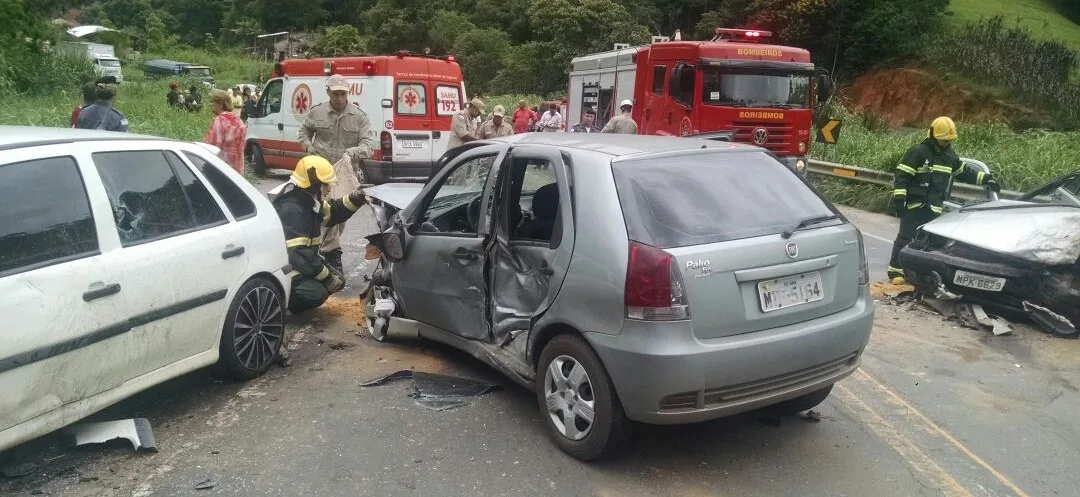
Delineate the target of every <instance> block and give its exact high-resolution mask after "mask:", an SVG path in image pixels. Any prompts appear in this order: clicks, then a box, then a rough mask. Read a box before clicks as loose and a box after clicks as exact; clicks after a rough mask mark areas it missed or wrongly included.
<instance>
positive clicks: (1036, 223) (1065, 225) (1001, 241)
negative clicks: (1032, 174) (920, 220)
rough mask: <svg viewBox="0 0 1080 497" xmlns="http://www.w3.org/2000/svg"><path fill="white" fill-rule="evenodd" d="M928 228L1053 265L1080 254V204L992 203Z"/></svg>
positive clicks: (941, 219)
mask: <svg viewBox="0 0 1080 497" xmlns="http://www.w3.org/2000/svg"><path fill="white" fill-rule="evenodd" d="M923 230H925V231H927V232H929V233H932V234H935V235H938V236H942V237H945V238H949V239H952V240H956V241H958V242H961V243H966V244H968V245H972V246H974V247H978V248H980V249H984V250H989V251H991V252H997V253H1000V254H1007V255H1011V256H1014V257H1018V258H1021V259H1024V260H1027V261H1031V262H1037V263H1040V264H1046V265H1050V266H1056V265H1066V264H1074V263H1075V262H1076V261H1077V259H1080V209H1077V208H1075V207H1070V206H1061V205H1039V206H1035V205H1032V204H1029V203H1018V202H1008V201H1001V202H989V203H986V204H980V205H979V206H977V207H974V208H967V209H964V210H962V211H960V212H954V213H950V214H946V215H944V216H941V217H939V218H937V219H935V220H933V221H931V222H929V223H927V224H926V225H925V226H923Z"/></svg>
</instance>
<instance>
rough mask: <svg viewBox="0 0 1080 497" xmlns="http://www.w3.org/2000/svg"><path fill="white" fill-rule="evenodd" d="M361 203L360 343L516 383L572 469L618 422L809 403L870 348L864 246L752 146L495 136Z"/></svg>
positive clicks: (607, 445) (794, 408) (615, 439)
mask: <svg viewBox="0 0 1080 497" xmlns="http://www.w3.org/2000/svg"><path fill="white" fill-rule="evenodd" d="M366 192H367V194H368V196H369V197H370V198H371V199H372V202H371V205H372V206H373V208H374V209H375V210H376V217H377V218H378V220H379V223H380V227H381V228H382V232H381V233H379V234H376V235H373V236H371V237H369V240H371V241H372V242H373V245H374V246H375V247H377V249H372V251H373V252H376V253H374V254H372V253H369V255H372V256H374V257H378V258H380V262H379V264H378V267H377V270H376V271H375V274H374V276H373V280H372V281H371V283H370V286H369V287H368V289H367V290H366V295H367V298H368V302H369V304H368V314H367V315H368V317H369V326H370V331H371V333H372V335H373V336H375V337H376V338H378V339H382V338H384V337H386V336H388V335H389V336H391V337H393V336H396V335H408V336H419V337H421V338H424V339H429V340H433V341H438V342H443V343H446V344H449V345H451V346H453V347H456V348H459V349H462V350H464V351H466V352H468V353H470V354H471V355H473V356H475V357H477V358H479V359H481V360H483V361H484V362H486V363H487V364H489V365H491V366H493V367H494V368H495V369H497V370H498V371H500V372H502V373H503V374H505V375H506V376H508V377H510V378H511V379H513V380H515V381H517V382H519V383H520V384H522V385H525V386H527V387H528V388H530V389H533V390H534V391H535V392H536V397H537V402H538V404H539V407H540V411H541V413H542V417H543V419H544V420H545V423H546V426H547V428H548V429H549V431H550V434H551V437H552V439H553V440H554V442H555V443H556V444H557V445H558V446H559V447H560V448H561V449H562V450H564V451H565V452H567V453H569V454H570V455H572V456H574V457H576V458H579V459H582V460H591V459H595V458H598V457H601V456H603V455H605V454H608V453H610V452H611V451H612V450H613V449H615V448H616V447H617V446H618V443H619V442H620V440H622V439H623V438H624V434H625V433H626V430H627V428H628V426H629V422H630V421H633V422H641V423H651V424H682V423H694V422H700V421H706V420H710V419H715V418H719V417H723V416H728V415H731V414H735V413H739V412H743V411H748V410H753V409H758V408H764V407H771V408H772V409H773V410H774V411H775V412H782V413H790V414H794V413H797V412H802V411H806V410H809V409H811V408H813V407H815V406H817V405H818V404H820V403H821V402H822V401H824V400H825V399H826V397H827V396H828V395H829V393H830V391H831V389H832V386H833V384H834V383H836V382H837V381H839V380H840V379H842V378H844V377H846V376H847V375H849V374H851V373H852V372H854V371H855V369H856V368H857V367H858V364H859V360H860V357H861V354H862V352H863V349H864V347H865V346H866V344H867V342H868V340H869V338H870V330H871V327H872V324H873V318H874V303H873V299H872V298H871V297H870V293H869V290H868V274H867V267H866V258H865V255H864V248H863V242H862V235H861V234H860V233H859V231H858V230H857V229H856V228H855V226H853V225H852V224H851V223H849V222H848V221H847V220H846V219H844V218H843V217H842V216H841V215H840V214H839V213H838V212H837V211H836V209H835V208H834V207H833V206H832V205H831V204H830V203H829V202H827V201H826V200H824V199H822V198H821V196H820V195H819V194H818V193H817V192H816V191H815V190H814V189H813V188H812V187H811V186H810V185H809V184H808V183H807V182H806V181H805V180H804V179H803V178H802V177H800V176H799V175H798V174H797V173H796V172H795V171H793V170H791V169H790V168H788V167H786V166H785V165H784V164H782V163H781V162H779V161H778V160H777V159H776V158H775V157H774V156H772V155H771V154H770V153H769V152H767V151H766V150H763V149H760V148H756V147H751V146H746V145H738V144H729V143H724V142H720V141H715V140H699V139H687V138H671V137H650V136H637V135H634V136H628V135H600V134H592V135H588V136H584V135H578V134H570V133H533V134H522V135H512V136H509V137H504V138H499V139H496V140H491V141H481V142H473V143H469V144H466V145H464V146H461V147H458V148H455V149H453V150H451V151H449V152H447V154H446V155H444V156H443V157H442V159H440V161H439V165H438V168H437V172H436V173H435V174H434V176H433V177H432V179H431V180H430V181H429V182H428V183H427V184H426V185H406V184H387V185H380V186H377V187H373V188H369V189H368V190H366Z"/></svg>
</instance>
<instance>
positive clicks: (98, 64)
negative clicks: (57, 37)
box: [56, 41, 124, 83]
mask: <svg viewBox="0 0 1080 497" xmlns="http://www.w3.org/2000/svg"><path fill="white" fill-rule="evenodd" d="M56 50H57V52H59V53H63V54H66V55H68V56H71V57H85V58H87V59H89V60H90V61H91V62H92V63H93V64H94V71H95V72H97V74H98V76H113V77H115V78H116V81H117V82H119V83H123V82H124V73H123V71H122V70H121V69H122V68H121V66H120V59H118V58H116V53H115V51H114V50H113V46H112V45H106V44H103V43H91V42H88V41H78V42H76V41H61V42H59V43H57V44H56Z"/></svg>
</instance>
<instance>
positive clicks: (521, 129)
mask: <svg viewBox="0 0 1080 497" xmlns="http://www.w3.org/2000/svg"><path fill="white" fill-rule="evenodd" d="M539 120H540V117H539V116H537V115H536V112H533V110H532V109H530V108H529V107H528V104H527V103H525V101H524V100H522V101H520V102H518V108H517V110H515V111H514V119H513V121H514V133H527V132H528V131H529V130H530V129H532V126H533V124H535V123H536V122H537V121H539Z"/></svg>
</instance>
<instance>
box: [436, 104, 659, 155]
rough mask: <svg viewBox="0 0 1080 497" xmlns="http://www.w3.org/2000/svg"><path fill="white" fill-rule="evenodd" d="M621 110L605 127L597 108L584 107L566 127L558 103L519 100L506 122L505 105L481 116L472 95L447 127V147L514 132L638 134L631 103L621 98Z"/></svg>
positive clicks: (479, 107)
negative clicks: (598, 119) (598, 118)
mask: <svg viewBox="0 0 1080 497" xmlns="http://www.w3.org/2000/svg"><path fill="white" fill-rule="evenodd" d="M619 107H620V112H621V113H620V114H619V115H616V116H614V117H612V118H611V119H610V120H609V121H608V122H607V124H606V125H605V126H604V127H602V128H601V127H599V126H597V124H596V110H595V109H592V108H586V109H585V110H584V111H582V114H581V122H580V123H578V124H575V125H573V126H570V127H569V129H567V127H566V119H565V118H564V117H563V115H562V112H561V111H560V106H559V104H557V103H554V102H552V103H549V104H547V110H545V111H544V113H543V114H540V113H539V108H537V107H533V108H529V105H528V103H527V102H526V101H524V100H521V101H519V102H518V108H517V109H516V110H514V113H513V114H511V115H510V122H509V123H507V122H506V109H505V108H504V107H503V106H502V105H496V106H495V108H494V109H492V112H491V116H490V117H488V119H487V120H486V121H484V120H483V115H484V111H485V105H484V102H483V100H481V99H479V98H474V99H472V100H471V101H470V102H469V103H468V104H467V105H466V108H465V109H464V110H462V111H461V112H459V113H457V114H456V115H455V116H454V119H453V124H452V125H451V128H450V143H449V145H448V146H449V148H454V147H456V146H459V145H461V144H464V143H466V142H470V141H474V140H486V139H489V138H497V137H500V136H506V135H510V134H516V133H529V132H537V133H559V132H570V133H622V134H637V132H638V127H637V123H636V122H634V119H633V117H631V113H632V111H633V108H634V103H633V102H631V101H630V100H623V102H622V104H621V105H620V106H619Z"/></svg>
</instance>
